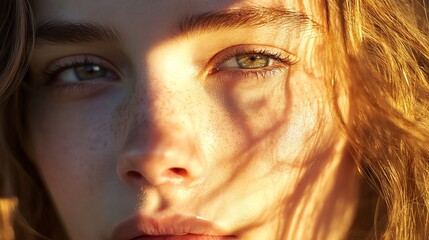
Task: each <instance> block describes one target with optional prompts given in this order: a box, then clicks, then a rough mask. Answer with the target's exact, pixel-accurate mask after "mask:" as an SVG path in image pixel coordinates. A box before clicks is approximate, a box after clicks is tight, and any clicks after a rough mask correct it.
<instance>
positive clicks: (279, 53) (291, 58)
mask: <svg viewBox="0 0 429 240" xmlns="http://www.w3.org/2000/svg"><path fill="white" fill-rule="evenodd" d="M241 54H263V55H267V56H268V57H271V58H273V59H274V60H276V61H278V62H281V63H283V64H285V65H293V64H295V63H296V62H297V61H298V60H297V58H296V57H295V55H294V54H292V53H290V52H288V51H285V50H283V49H280V48H276V47H271V46H265V45H253V44H243V45H236V46H232V47H228V48H226V49H223V50H221V51H220V52H218V53H216V54H215V55H214V56H213V57H212V58H211V59H210V60H209V61H208V64H207V65H206V67H205V68H204V69H206V70H205V71H206V74H207V75H211V74H213V73H215V72H217V71H218V70H219V68H218V67H219V65H221V64H222V63H224V62H225V61H227V60H230V59H231V58H234V57H236V56H237V55H241ZM241 71H258V69H253V70H250V69H242V70H241Z"/></svg>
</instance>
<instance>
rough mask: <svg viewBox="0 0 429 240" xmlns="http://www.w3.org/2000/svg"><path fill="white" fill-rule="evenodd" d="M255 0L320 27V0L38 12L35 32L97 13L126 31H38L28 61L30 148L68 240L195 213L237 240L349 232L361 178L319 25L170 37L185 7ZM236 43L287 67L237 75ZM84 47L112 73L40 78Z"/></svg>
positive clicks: (72, 6)
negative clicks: (65, 35) (111, 35)
mask: <svg viewBox="0 0 429 240" xmlns="http://www.w3.org/2000/svg"><path fill="white" fill-rule="evenodd" d="M253 5H260V6H273V7H284V8H288V9H292V10H294V11H299V12H303V13H306V14H308V15H310V16H311V17H312V19H313V20H314V21H316V22H321V21H320V19H319V18H318V16H319V14H318V11H316V10H318V9H319V6H317V5H315V3H314V1H304V2H297V1H294V0H287V1H282V2H278V1H268V0H266V1H244V0H243V1H232V0H231V1H228V0H225V1H202V0H189V1H167V0H157V1H140V0H128V1H127V2H126V3H124V2H123V1H115V0H104V1H85V0H61V1H58V0H40V1H37V3H36V4H35V5H34V6H33V7H34V10H35V16H36V20H37V23H38V24H39V25H40V24H42V23H44V22H46V21H50V20H53V19H56V20H62V21H66V20H67V21H74V22H81V21H84V22H93V23H97V24H101V25H103V26H107V27H109V28H111V29H114V31H116V33H117V35H118V36H119V38H120V39H118V40H115V41H91V42H79V43H70V42H49V43H48V42H46V41H43V40H39V41H38V43H37V45H36V50H35V53H34V59H33V61H32V67H31V68H32V69H31V70H32V73H33V76H34V79H35V83H36V91H35V93H34V95H33V96H31V97H30V98H29V99H30V100H29V101H28V102H29V104H28V111H27V118H26V119H28V122H27V125H28V131H29V137H28V144H27V151H28V155H29V156H31V160H32V161H33V162H34V164H35V165H36V166H37V168H38V169H39V171H40V174H41V176H42V178H43V180H44V182H45V184H46V187H47V188H48V191H49V192H50V194H51V196H52V198H53V201H54V203H55V205H56V207H57V208H58V211H59V214H60V217H61V219H62V220H63V222H64V225H65V227H66V229H67V232H68V234H69V235H70V237H71V239H109V238H110V234H111V232H112V229H113V228H114V227H115V226H117V225H118V224H119V223H120V222H121V221H123V220H124V219H126V218H128V217H129V216H131V215H132V214H134V213H135V212H138V211H140V212H144V213H145V214H148V215H153V216H156V215H161V214H174V213H182V214H188V215H196V216H201V217H204V218H206V219H208V220H210V221H213V222H216V223H217V224H219V225H221V226H222V227H223V228H224V229H225V234H226V235H235V236H236V237H237V238H239V239H279V237H278V235H279V234H281V235H282V237H281V238H284V239H315V238H318V239H341V238H344V237H345V234H346V232H347V230H348V229H349V227H350V225H351V223H352V219H353V216H354V209H355V204H356V200H355V199H356V198H357V197H356V192H357V180H356V179H357V174H356V168H355V166H354V164H353V163H352V161H351V160H350V159H348V158H347V156H346V155H345V154H344V145H345V144H344V142H345V139H344V137H343V136H342V135H341V134H340V133H339V128H338V126H336V123H335V122H334V120H333V119H332V117H331V116H332V112H331V110H330V109H329V104H328V96H327V90H326V86H325V85H324V79H323V71H322V68H321V65H322V63H321V62H320V59H321V58H320V57H319V56H320V54H322V53H321V49H323V48H322V47H321V46H323V43H324V42H323V36H322V33H321V32H319V31H318V30H317V29H316V28H313V27H310V26H306V32H305V33H302V32H297V31H296V30H293V28H289V29H288V30H285V31H278V29H276V28H275V27H273V26H259V27H240V28H235V29H224V30H219V29H212V30H209V31H204V32H188V33H186V34H182V35H177V34H176V33H175V27H176V26H177V24H178V22H180V21H181V19H183V18H184V17H186V16H189V15H193V14H198V13H203V12H208V11H220V10H225V9H231V8H242V7H245V6H253ZM319 10H320V9H319ZM273 33H276V34H273ZM237 46H244V47H243V49H244V51H247V52H248V51H255V50H257V51H262V50H266V49H269V50H270V52H275V53H276V54H277V53H279V54H280V55H281V56H282V57H287V58H290V60H291V61H292V62H293V64H292V63H291V64H286V63H283V62H280V61H278V60H276V59H272V58H271V59H270V58H269V57H268V58H267V59H270V61H271V62H270V63H271V66H264V67H260V68H257V69H250V70H249V69H243V68H240V67H239V66H238V65H237V62H236V60H235V58H234V56H235V55H234V54H235V53H236V52H237V49H240V50H243V49H242V47H237ZM82 56H90V57H86V59H87V61H89V62H91V63H92V64H98V65H99V66H102V67H104V68H106V69H108V70H109V73H108V74H107V75H106V74H105V75H102V76H101V77H94V78H89V79H86V80H81V81H79V80H77V79H76V75H74V73H73V71H72V70H70V69H72V67H70V68H68V69H67V68H66V69H63V70H62V71H59V72H58V71H57V73H55V74H53V75H52V76H51V77H47V76H46V75H44V74H43V72H45V71H47V70H49V71H51V72H52V71H53V69H54V70H55V66H58V65H61V66H64V65H67V64H69V65H70V64H71V63H73V62H79V63H80V65H82V59H85V57H82ZM225 56H230V57H229V58H227V59H225ZM231 59H232V60H231ZM85 63H86V62H85ZM86 64H87V63H86ZM87 65H88V64H87ZM264 71H265V73H267V74H259V75H258V76H259V77H256V75H257V74H255V72H264ZM249 72H251V73H250V74H246V73H249ZM345 102H347V101H345ZM343 105H344V106H343V109H342V110H343V111H345V112H346V111H347V104H346V103H345V104H343Z"/></svg>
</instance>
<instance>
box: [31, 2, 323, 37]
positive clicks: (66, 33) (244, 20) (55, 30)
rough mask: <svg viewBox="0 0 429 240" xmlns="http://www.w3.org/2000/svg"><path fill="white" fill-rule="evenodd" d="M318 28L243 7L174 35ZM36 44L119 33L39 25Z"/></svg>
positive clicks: (305, 20) (183, 24)
mask: <svg viewBox="0 0 429 240" xmlns="http://www.w3.org/2000/svg"><path fill="white" fill-rule="evenodd" d="M319 26H320V25H319V24H318V23H316V22H315V21H313V20H311V18H310V17H309V16H308V15H306V14H304V13H299V12H295V11H292V10H288V9H285V8H283V7H246V8H235V9H226V10H221V11H215V12H206V13H201V14H196V15H191V16H187V17H185V18H183V19H182V20H181V21H180V22H179V24H178V25H177V29H173V31H174V34H175V35H189V34H203V33H207V32H214V31H221V30H232V29H240V28H252V27H273V28H275V29H279V30H280V29H281V30H282V31H299V32H302V31H306V30H309V29H314V28H315V27H316V28H317V27H319ZM36 36H37V43H38V44H43V43H53V44H59V43H82V42H96V41H101V42H116V41H118V40H120V37H119V34H118V32H117V31H116V30H115V29H113V28H111V27H108V26H104V25H100V24H97V23H91V22H70V21H63V20H52V21H48V22H45V23H42V24H40V25H39V26H38V27H37V31H36Z"/></svg>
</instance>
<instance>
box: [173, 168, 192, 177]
mask: <svg viewBox="0 0 429 240" xmlns="http://www.w3.org/2000/svg"><path fill="white" fill-rule="evenodd" d="M170 171H171V172H172V173H174V174H175V175H177V176H180V177H186V176H187V175H188V171H187V170H186V169H184V168H170Z"/></svg>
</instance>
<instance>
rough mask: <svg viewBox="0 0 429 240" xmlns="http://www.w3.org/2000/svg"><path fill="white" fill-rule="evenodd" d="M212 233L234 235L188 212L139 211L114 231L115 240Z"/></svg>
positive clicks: (215, 234)
mask: <svg viewBox="0 0 429 240" xmlns="http://www.w3.org/2000/svg"><path fill="white" fill-rule="evenodd" d="M186 234H193V235H210V236H225V237H227V236H228V237H232V235H228V234H226V231H225V230H224V229H223V228H222V227H221V226H220V225H219V224H216V223H214V222H211V221H209V220H207V219H205V218H203V217H200V216H196V215H186V214H173V215H164V216H149V215H146V214H142V213H137V214H135V215H133V216H131V217H130V218H128V219H125V220H124V221H122V222H121V223H120V224H119V225H117V226H116V227H115V229H114V230H113V232H112V239H113V240H130V239H134V238H138V237H141V236H160V235H186Z"/></svg>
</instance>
